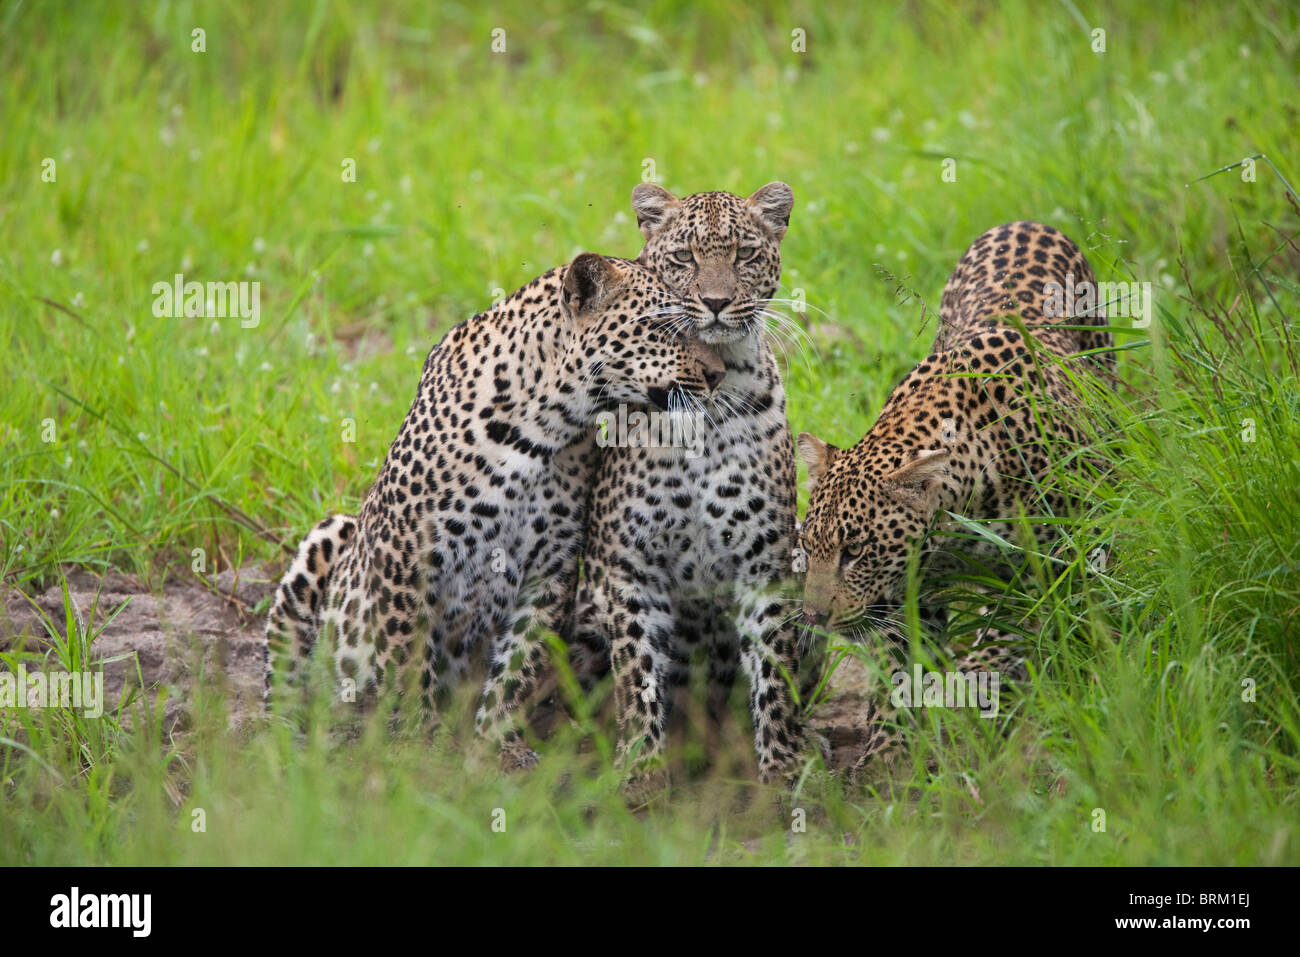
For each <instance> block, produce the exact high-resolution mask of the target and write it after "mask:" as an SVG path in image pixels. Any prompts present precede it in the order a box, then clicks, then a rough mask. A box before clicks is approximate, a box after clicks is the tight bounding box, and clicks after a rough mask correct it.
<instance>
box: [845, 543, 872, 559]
mask: <svg viewBox="0 0 1300 957" xmlns="http://www.w3.org/2000/svg"><path fill="white" fill-rule="evenodd" d="M866 550H867V547H866V546H865V545H863V544H862V543H861V542H852V543H850V544H848V545H845V546H844V548H843V549H842V551H843V553H844V555H845V557H847V558H861V557H862V553H863V552H865V551H866Z"/></svg>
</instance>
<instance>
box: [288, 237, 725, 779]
mask: <svg viewBox="0 0 1300 957" xmlns="http://www.w3.org/2000/svg"><path fill="white" fill-rule="evenodd" d="M682 308H683V303H682V301H681V300H680V299H679V297H677V296H676V295H675V294H673V293H672V292H671V291H670V290H669V288H668V287H667V286H666V285H665V284H664V283H663V282H662V281H661V280H660V279H659V278H658V277H657V276H656V275H655V273H654V272H653V271H652V270H651V269H649V268H647V267H646V266H644V265H642V264H640V263H636V262H634V261H631V260H624V259H615V258H607V257H604V256H601V255H599V254H596V253H583V254H582V255H579V256H578V257H576V258H575V259H574V260H573V261H572V262H571V263H569V264H568V265H567V266H562V267H559V268H556V269H552V270H550V271H549V272H546V273H544V274H543V275H541V276H539V277H537V278H535V279H533V280H532V281H531V282H529V283H527V284H526V285H525V286H523V287H522V288H520V289H519V290H517V291H516V292H514V293H513V294H511V295H509V296H507V297H505V298H504V299H502V300H501V301H500V302H499V303H497V304H496V305H495V306H493V307H492V308H491V309H489V310H488V311H486V312H483V313H479V314H477V315H475V316H474V317H472V318H470V319H468V320H465V321H464V322H462V323H460V324H458V325H456V326H454V327H453V328H452V329H451V330H450V331H449V332H447V334H446V335H445V336H444V337H443V338H442V340H441V341H440V342H438V343H437V344H435V345H434V346H433V347H432V348H431V349H430V351H429V353H428V356H427V358H426V360H425V362H424V365H423V368H422V371H421V374H420V379H419V384H418V387H417V389H416V393H415V397H414V400H413V401H412V403H411V406H410V410H409V412H408V413H407V415H406V417H405V419H404V421H403V423H402V425H401V427H400V430H399V431H398V433H397V436H396V438H395V439H394V440H393V442H392V444H391V446H390V448H389V450H388V453H387V456H386V457H385V459H384V461H383V464H382V465H381V467H380V469H379V473H378V476H377V478H376V479H375V481H374V483H373V485H372V486H371V487H370V489H369V491H368V492H367V493H366V495H365V497H364V499H363V501H362V504H361V508H360V510H359V512H358V513H357V514H356V515H346V514H339V515H334V516H331V517H329V518H327V519H325V520H324V521H323V522H321V523H320V524H319V525H317V526H316V528H315V529H313V530H312V531H311V532H310V533H309V534H308V535H307V536H306V538H304V539H303V541H302V543H301V544H300V545H299V547H298V550H297V553H296V555H295V557H294V560H293V561H292V563H291V564H290V566H289V568H288V570H287V571H286V573H285V575H284V577H283V579H282V580H281V582H280V584H279V586H278V589H277V591H276V594H275V599H274V603H273V605H272V608H271V611H270V614H269V616H268V621H267V651H266V695H267V697H268V698H269V697H270V694H271V688H272V685H273V683H274V681H275V676H276V675H277V674H282V675H284V677H285V678H286V679H288V680H290V681H292V680H294V676H295V673H297V674H301V672H302V671H303V670H304V669H303V668H302V662H303V661H305V660H306V658H307V656H308V655H310V654H311V653H312V649H313V647H314V646H315V644H316V643H317V640H318V638H319V636H320V635H321V634H322V633H326V632H328V633H329V634H331V635H332V638H333V666H334V672H335V678H336V680H337V681H338V682H339V686H340V687H348V688H350V689H351V690H352V691H353V692H354V693H355V692H356V691H358V690H369V691H377V689H380V688H383V687H389V686H392V687H395V688H397V689H398V690H399V692H402V693H406V692H408V691H409V692H411V693H414V692H415V688H416V682H417V681H418V688H419V691H418V693H419V703H420V705H421V709H420V710H421V713H423V714H424V715H425V716H426V717H427V719H428V720H429V721H430V722H431V723H432V722H436V720H437V714H438V708H439V705H440V701H441V700H442V699H445V697H446V693H447V692H448V691H449V690H450V689H452V688H454V687H456V686H457V685H458V684H459V683H460V682H462V681H464V680H465V678H466V676H467V675H468V674H469V673H470V670H471V664H473V663H474V661H475V659H478V660H479V663H480V664H485V663H486V664H487V667H486V668H485V669H484V670H485V671H486V673H487V675H488V677H487V678H486V680H485V682H484V685H483V688H482V692H481V700H482V701H483V702H485V703H486V704H485V705H483V706H482V707H484V708H487V709H489V710H492V711H493V713H494V714H496V715H497V716H498V720H496V721H493V722H480V723H479V724H478V730H479V731H480V732H481V733H482V734H483V735H484V736H485V737H486V738H487V739H488V740H491V741H493V742H494V743H495V744H496V745H497V746H498V748H499V749H500V755H501V760H502V763H503V764H504V765H505V766H506V767H507V768H511V769H513V768H519V767H528V766H531V765H532V764H533V763H535V761H536V754H535V753H534V752H533V751H532V750H531V748H529V747H528V746H527V743H526V741H525V739H524V737H523V732H522V729H521V727H520V724H521V721H519V720H515V719H514V718H513V717H512V716H513V715H515V713H516V712H517V711H518V708H517V707H516V706H517V705H522V704H523V703H524V702H523V699H522V697H518V696H516V694H515V692H516V690H517V686H518V685H519V684H520V681H519V679H518V677H516V676H515V670H512V667H510V666H511V664H515V665H516V666H517V667H518V666H519V663H518V662H516V661H514V659H516V658H517V657H518V655H517V652H518V646H519V642H520V640H522V639H523V638H531V637H532V636H541V635H545V634H546V633H548V632H549V631H550V630H552V629H555V628H559V627H562V625H561V622H562V620H563V619H564V617H565V616H566V615H567V614H569V613H570V611H571V596H572V594H573V591H574V589H575V587H576V573H577V563H578V555H579V553H580V551H581V548H582V542H583V530H584V528H585V521H586V508H587V503H588V501H589V488H588V483H589V482H590V477H591V470H590V469H591V464H590V463H589V462H585V461H584V460H583V458H582V457H581V456H570V457H565V456H564V455H563V454H562V453H564V452H565V450H566V449H568V447H569V446H570V445H571V444H573V443H574V442H575V441H579V440H581V439H582V437H583V436H585V435H586V434H587V433H588V432H589V431H590V427H591V425H592V423H593V422H594V421H595V418H596V416H597V415H598V414H599V413H600V412H601V411H602V410H603V409H606V408H607V407H610V406H612V405H615V404H617V403H625V402H636V403H643V404H646V405H651V406H656V407H661V408H667V407H668V406H669V405H671V404H673V403H674V402H675V401H679V399H680V398H681V397H699V398H707V397H708V396H709V395H711V394H712V392H713V390H714V389H716V387H717V385H718V383H719V382H720V381H721V379H722V377H723V375H724V374H725V370H724V368H723V365H722V362H721V360H720V358H719V356H718V354H717V353H716V351H715V350H714V349H713V348H712V347H710V346H708V345H706V344H704V343H702V342H700V341H699V339H698V338H696V337H694V336H692V335H691V334H690V333H689V331H687V330H684V329H683V328H681V327H680V325H679V324H678V322H677V318H678V315H679V313H680V311H681V309H682ZM537 640H538V641H540V638H538V639H537ZM345 682H346V683H347V684H346V685H345V684H344V683H345ZM502 702H506V703H507V705H508V706H507V707H505V708H498V705H500V704H501V703H502Z"/></svg>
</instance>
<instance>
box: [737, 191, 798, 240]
mask: <svg viewBox="0 0 1300 957" xmlns="http://www.w3.org/2000/svg"><path fill="white" fill-rule="evenodd" d="M745 205H746V206H748V207H749V211H750V212H751V213H753V215H754V218H755V219H757V220H758V221H759V222H760V223H762V224H763V225H764V226H766V227H767V228H768V229H770V230H771V231H772V235H774V236H775V237H776V238H777V239H782V238H784V237H785V230H786V227H787V226H789V225H790V210H791V209H793V208H794V190H792V189H791V188H790V187H789V186H787V185H786V184H785V183H782V182H780V181H778V182H775V183H768V184H767V185H766V186H764V187H763V188H762V189H759V190H755V192H754V195H752V196H750V197H749V199H747V200H745Z"/></svg>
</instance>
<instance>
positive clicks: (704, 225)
mask: <svg viewBox="0 0 1300 957" xmlns="http://www.w3.org/2000/svg"><path fill="white" fill-rule="evenodd" d="M793 206H794V192H793V191H792V190H791V189H790V187H789V186H787V185H786V184H785V183H779V182H778V183H768V184H767V185H766V186H764V187H763V188H762V189H760V190H758V191H757V192H755V193H754V194H753V195H752V196H750V197H749V198H748V199H742V198H741V197H739V196H736V195H734V194H732V193H724V192H712V193H695V194H694V195H691V196H687V197H686V198H685V199H678V198H677V197H676V196H674V195H673V194H672V193H670V192H668V190H666V189H664V188H663V187H662V186H656V185H655V184H653V183H641V184H639V185H638V186H637V187H636V189H634V190H632V208H633V209H634V210H636V221H637V225H638V226H639V227H640V229H641V234H642V235H643V236H645V240H646V244H645V247H644V248H643V249H642V250H641V254H640V255H639V256H638V257H637V261H638V262H641V263H645V264H646V265H647V266H649V267H650V268H651V269H653V270H654V271H655V272H657V273H658V274H659V275H660V276H662V277H663V279H664V281H665V282H666V283H668V285H669V287H670V288H671V289H672V290H673V291H674V292H676V293H677V294H678V295H680V296H681V297H682V299H683V300H684V302H685V308H686V311H687V312H688V313H689V314H690V316H691V318H692V319H693V320H694V327H695V330H696V331H697V333H698V334H699V336H700V338H701V339H702V340H703V341H705V342H709V343H723V342H734V341H737V340H740V339H742V338H743V337H744V336H747V335H749V334H750V333H751V332H753V331H754V330H755V329H758V328H761V325H762V310H763V308H764V306H765V305H766V300H768V299H770V298H771V297H772V295H773V294H774V293H775V292H776V289H777V284H778V283H779V282H780V279H781V239H782V238H783V237H784V236H785V231H786V227H787V226H788V225H789V222H790V209H791V208H792V207H793Z"/></svg>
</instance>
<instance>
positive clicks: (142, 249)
mask: <svg viewBox="0 0 1300 957" xmlns="http://www.w3.org/2000/svg"><path fill="white" fill-rule="evenodd" d="M135 251H136V252H138V253H147V252H148V251H149V240H147V239H142V240H140V241H139V242H138V243H136V244H135Z"/></svg>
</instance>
